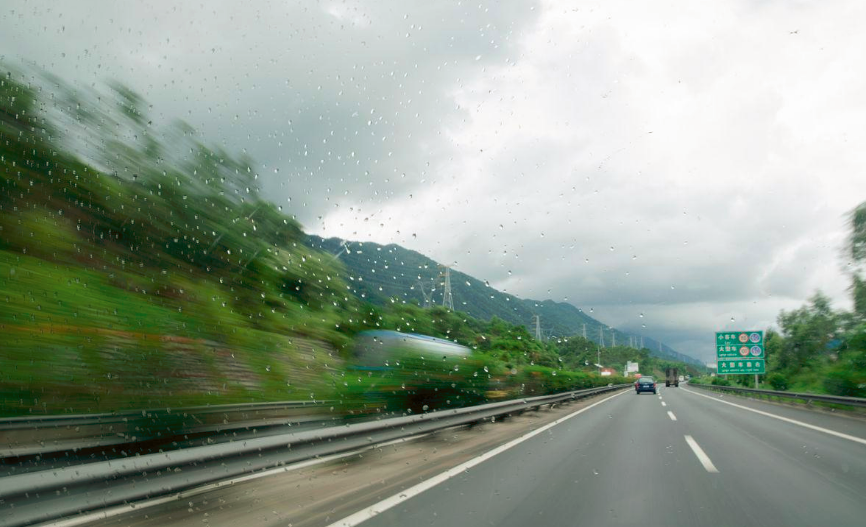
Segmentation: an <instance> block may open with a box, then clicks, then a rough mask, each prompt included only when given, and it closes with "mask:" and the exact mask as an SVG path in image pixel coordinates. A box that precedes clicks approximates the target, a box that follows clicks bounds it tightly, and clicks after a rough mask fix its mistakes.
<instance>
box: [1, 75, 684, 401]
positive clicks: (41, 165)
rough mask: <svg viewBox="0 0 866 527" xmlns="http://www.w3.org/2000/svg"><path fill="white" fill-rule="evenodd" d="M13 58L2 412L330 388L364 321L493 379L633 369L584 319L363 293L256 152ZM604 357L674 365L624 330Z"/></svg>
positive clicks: (570, 384)
mask: <svg viewBox="0 0 866 527" xmlns="http://www.w3.org/2000/svg"><path fill="white" fill-rule="evenodd" d="M0 66H2V69H3V74H2V77H0V341H2V347H0V359H2V371H0V400H2V403H3V404H2V410H0V412H2V414H3V415H21V414H30V413H58V412H100V411H115V410H121V409H130V408H176V407H179V406H189V405H196V404H221V403H235V402H251V401H265V400H289V399H309V398H313V399H334V398H338V397H342V396H344V394H343V392H341V388H340V387H341V386H343V385H344V377H345V376H346V367H347V359H348V358H349V350H350V346H351V343H352V339H353V337H354V335H355V334H357V333H358V332H359V331H363V330H367V329H393V330H397V331H403V332H413V333H421V334H426V335H432V336H437V337H441V338H447V339H449V340H452V341H456V342H458V343H461V344H464V345H466V346H469V347H470V348H472V349H473V350H475V357H476V359H477V361H478V364H480V365H482V366H483V365H486V366H487V368H488V371H489V372H491V373H490V380H491V381H492V382H491V386H493V389H491V390H487V392H488V395H489V393H495V394H498V395H496V396H497V397H503V396H517V395H535V394H543V393H551V392H555V391H559V390H564V389H577V388H584V387H589V386H596V385H600V384H607V383H609V382H619V381H620V380H621V379H619V378H602V377H600V376H597V375H595V374H594V373H592V372H593V370H595V365H594V362H595V360H596V357H597V346H596V344H595V343H593V342H591V341H588V340H586V339H583V338H581V337H573V338H570V339H559V340H557V341H551V342H538V341H535V340H534V339H532V338H531V336H530V335H529V333H528V331H527V330H526V328H524V327H521V326H514V325H511V324H508V323H505V322H503V321H501V320H498V319H495V318H494V319H493V320H490V321H480V320H476V319H473V318H470V317H468V316H466V315H464V314H462V313H457V312H450V311H447V310H445V309H444V308H441V307H437V308H433V309H422V308H420V307H418V306H415V305H407V304H404V303H400V302H396V301H395V302H394V303H393V304H392V305H391V306H389V307H387V308H377V307H374V306H371V305H369V304H367V303H364V302H362V301H361V300H360V299H359V298H356V297H354V296H353V295H352V294H351V293H350V292H349V291H350V289H349V288H348V287H347V283H346V279H345V273H344V270H343V268H342V266H341V264H340V261H339V259H337V258H336V257H335V256H334V255H331V254H327V253H324V252H322V251H318V250H315V249H312V248H311V247H309V246H307V245H305V244H304V241H303V240H304V236H303V232H302V230H301V227H300V225H299V224H298V223H297V222H296V221H295V220H294V218H293V217H292V216H291V211H283V210H282V207H280V206H277V205H275V204H273V203H271V202H269V201H267V200H266V199H265V198H264V197H263V196H262V194H261V191H260V189H259V186H258V179H259V175H258V173H257V168H256V165H255V163H254V162H253V161H252V160H251V159H249V158H248V157H247V156H246V155H233V154H230V153H229V152H226V151H225V150H224V149H223V148H221V147H217V146H209V145H206V144H204V143H203V142H202V140H201V139H200V136H199V134H198V133H197V132H196V131H195V130H194V129H193V128H191V127H190V126H189V125H187V124H185V123H182V122H175V123H171V124H169V125H167V126H156V125H154V124H153V122H152V118H151V116H150V115H149V114H148V110H147V105H146V103H145V102H144V100H143V99H142V98H141V97H140V96H139V95H137V94H136V93H135V92H133V91H132V90H130V89H128V88H126V87H123V86H120V85H111V86H110V87H109V88H108V89H107V90H106V91H101V92H96V91H90V90H81V89H78V88H74V87H72V86H69V85H67V84H65V83H64V82H63V81H62V80H60V79H57V78H56V77H52V76H50V75H48V74H45V73H42V72H32V71H29V72H26V74H25V73H21V72H16V71H14V70H12V69H10V68H9V67H7V66H3V65H2V63H0ZM602 357H603V358H604V362H605V364H606V365H611V366H615V367H616V368H618V369H622V368H624V366H625V362H626V361H627V360H639V361H642V362H643V364H644V365H645V366H646V370H645V371H650V372H651V371H654V369H663V367H664V366H665V364H666V363H663V362H661V361H657V360H655V359H653V358H652V357H650V355H649V352H648V350H635V349H632V348H627V347H622V346H621V347H616V348H608V349H605V350H603V351H602ZM680 367H682V368H683V371H685V370H686V367H685V366H684V365H681V366H680ZM473 397H474V396H473Z"/></svg>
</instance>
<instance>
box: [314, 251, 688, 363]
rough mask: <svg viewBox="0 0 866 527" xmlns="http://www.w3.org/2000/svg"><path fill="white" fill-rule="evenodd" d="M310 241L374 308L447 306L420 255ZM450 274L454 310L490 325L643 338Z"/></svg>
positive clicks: (557, 305) (653, 349)
mask: <svg viewBox="0 0 866 527" xmlns="http://www.w3.org/2000/svg"><path fill="white" fill-rule="evenodd" d="M307 242H308V243H309V244H310V245H311V246H312V247H314V248H318V249H322V250H323V251H327V252H329V253H331V254H333V255H335V257H338V258H339V259H340V260H341V261H342V262H343V264H344V265H345V266H346V268H347V270H348V272H349V283H350V284H351V285H352V287H353V289H354V291H355V293H356V294H357V295H358V296H359V297H362V298H364V299H365V300H367V301H369V302H371V303H373V304H377V305H384V304H385V303H386V302H389V301H390V299H391V298H393V297H397V298H402V299H405V300H406V301H407V302H414V303H418V304H419V305H422V306H423V305H425V302H432V303H435V304H442V301H443V296H444V295H443V293H444V291H443V285H442V284H443V276H442V273H443V272H444V267H443V266H442V265H440V264H439V263H438V262H436V261H435V260H432V259H430V258H428V257H426V256H424V255H423V254H421V253H418V252H416V251H413V250H410V249H406V248H404V247H401V246H400V245H396V244H388V245H380V244H377V243H373V242H351V241H346V240H342V239H339V238H321V237H319V236H315V235H308V236H307ZM450 274H451V291H452V297H453V299H454V309H455V310H457V311H463V312H465V313H468V314H469V315H472V316H473V317H475V318H478V319H482V320H489V319H490V318H492V317H494V316H496V317H499V318H501V319H502V320H505V321H507V322H510V323H512V324H520V325H523V326H526V327H528V328H529V329H530V332H534V331H535V322H534V317H535V315H538V316H540V317H541V328H542V332H543V334H544V336H545V337H551V336H555V337H566V336H570V335H582V334H583V332H584V325H585V328H586V336H587V338H589V339H590V340H593V341H595V342H599V341H600V340H601V334H602V332H603V334H604V343H605V345H611V344H612V342H613V341H614V339H615V340H616V342H617V343H618V344H620V345H622V344H627V343H628V342H629V337H634V338H635V342H637V341H639V340H640V339H641V336H640V335H635V334H632V333H625V332H622V331H618V330H614V329H610V328H609V327H608V326H607V325H606V324H604V323H602V322H600V321H598V320H596V319H594V318H593V317H591V316H589V315H587V314H586V313H585V312H583V311H582V310H580V309H578V308H577V307H575V306H573V305H572V304H569V303H567V302H555V301H553V300H532V299H522V298H518V297H516V296H514V295H511V294H508V293H503V292H502V291H498V290H496V289H494V288H492V287H490V286H489V285H488V284H487V283H485V282H483V281H481V280H478V279H477V278H474V277H472V276H469V275H467V274H465V273H461V272H460V271H456V270H454V269H451V271H450ZM643 344H644V347H645V348H648V349H649V350H650V353H651V354H652V355H653V356H656V357H661V358H665V359H673V360H679V361H683V362H688V363H692V364H697V365H702V363H701V362H700V361H698V360H696V359H694V358H692V357H690V356H688V355H685V354H683V353H679V352H678V351H676V350H674V349H672V348H670V347H669V346H666V345H664V344H662V343H660V342H658V341H656V340H654V339H652V338H649V337H646V336H644V337H643Z"/></svg>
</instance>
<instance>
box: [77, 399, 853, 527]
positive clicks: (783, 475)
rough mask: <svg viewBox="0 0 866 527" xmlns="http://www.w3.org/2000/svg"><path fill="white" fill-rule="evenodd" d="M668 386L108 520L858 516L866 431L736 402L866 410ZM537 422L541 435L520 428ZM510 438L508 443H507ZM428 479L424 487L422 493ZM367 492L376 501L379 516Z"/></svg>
mask: <svg viewBox="0 0 866 527" xmlns="http://www.w3.org/2000/svg"><path fill="white" fill-rule="evenodd" d="M660 392H661V393H660V396H654V395H651V394H642V395H639V396H638V395H635V394H634V392H633V390H627V391H625V392H622V393H621V394H619V395H615V396H612V397H600V398H597V399H593V400H592V401H589V402H585V403H582V404H578V405H576V406H572V407H565V408H562V409H558V410H555V411H552V412H541V413H532V414H528V415H525V416H522V417H519V418H515V419H512V420H507V421H505V422H504V423H497V424H487V425H483V426H482V427H479V428H474V429H455V430H452V431H449V432H445V433H442V434H438V435H434V436H431V437H430V438H427V439H422V440H420V441H413V442H409V443H405V444H401V445H395V446H393V447H387V448H385V449H376V450H375V451H373V452H370V453H367V454H364V455H361V456H358V457H356V458H354V460H352V459H347V460H345V461H339V462H335V463H330V464H328V463H326V464H323V465H320V468H316V467H311V468H309V469H305V470H301V471H298V472H294V473H286V474H280V475H276V476H267V477H264V478H260V479H255V480H252V481H246V482H244V483H239V484H235V485H230V486H228V487H223V488H220V489H217V490H213V491H209V492H205V493H193V494H192V495H190V496H189V497H184V498H183V499H181V500H177V501H171V502H166V503H162V504H158V505H156V506H154V507H149V508H141V507H136V508H135V509H136V510H135V511H133V512H128V513H125V514H119V515H117V516H114V517H112V518H110V519H107V520H103V521H102V522H99V523H101V524H107V525H113V526H142V527H144V526H147V527H149V526H152V525H160V526H171V525H187V524H189V523H190V522H193V521H195V522H201V521H205V522H207V524H208V525H210V526H213V527H216V526H236V525H251V526H270V525H287V524H291V525H294V526H298V527H301V526H303V527H313V526H323V525H330V524H332V523H333V522H336V523H334V524H335V525H339V524H341V523H343V522H342V521H340V519H341V518H343V519H345V518H347V517H348V518H350V519H352V518H353V516H354V517H355V518H354V519H357V518H369V519H368V520H367V521H364V522H362V523H360V525H363V526H365V527H366V526H374V527H375V526H383V525H385V526H391V525H414V524H419V525H449V526H450V525H466V526H473V525H505V526H517V525H528V524H538V525H551V526H557V525H563V526H564V525H569V526H571V525H659V524H671V525H713V526H725V525H737V526H739V525H824V524H826V525H841V526H845V525H863V524H864V522H863V518H866V501H864V500H863V499H862V496H864V495H866V444H863V443H862V442H859V443H858V442H856V441H852V440H850V439H845V438H842V437H837V436H833V435H829V434H828V433H825V432H823V431H821V430H814V429H809V428H804V427H803V426H799V425H798V424H796V423H791V422H785V421H780V420H777V419H773V418H771V417H768V416H766V415H759V414H756V413H753V412H752V411H749V410H748V409H746V408H741V407H740V406H748V407H750V408H752V409H757V410H760V411H764V412H769V413H771V414H773V415H779V416H782V417H785V418H787V419H794V420H796V421H797V422H802V423H805V424H808V425H811V426H815V427H819V428H820V429H824V430H837V431H839V432H841V433H843V434H848V435H850V436H852V438H864V441H866V420H858V419H849V418H846V417H840V416H837V415H832V414H826V413H816V412H811V411H807V410H802V409H798V408H788V407H784V406H778V405H774V404H768V403H762V402H755V401H748V400H744V399H742V398H739V397H730V396H725V397H721V400H723V401H730V402H732V403H734V404H736V405H738V406H731V405H729V404H725V403H723V402H720V401H719V400H718V399H719V396H718V395H717V394H714V393H713V392H707V391H703V390H699V389H691V388H668V389H665V388H663V387H661V388H660ZM575 411H579V412H580V413H579V414H575ZM568 416H572V417H568ZM554 419H557V420H558V421H556V423H558V424H553V423H552V421H553V420H554ZM674 419H675V420H674ZM545 423H548V424H545ZM527 433H529V434H534V435H532V437H529V438H528V439H524V440H521V439H519V438H520V437H521V436H523V435H524V434H527ZM523 437H525V436H523ZM437 438H438V439H437ZM515 438H517V439H515ZM506 441H511V443H513V444H514V446H512V447H510V448H503V446H502V445H503V443H505V442H506ZM437 451H438V453H437ZM491 452H494V453H495V455H493V454H491ZM716 470H717V472H715V471H716ZM449 473H453V474H455V475H454V477H451V478H450V479H449V478H448V477H446V476H447V475H448V474H449ZM443 474H445V475H446V476H443ZM418 485H423V486H425V487H427V488H426V490H424V491H423V492H417V493H416V492H415V491H416V489H417V487H418ZM416 494H417V495H416ZM382 503H386V504H395V506H393V507H392V508H389V509H387V508H386V507H384V506H383V505H382ZM368 507H369V508H372V509H375V510H377V511H381V513H379V514H378V515H375V516H374V517H372V518H370V516H371V515H370V514H369V511H368V510H367V508H368ZM353 513H355V514H354V515H353ZM352 524H359V523H357V522H354V523H352ZM68 525H73V524H68Z"/></svg>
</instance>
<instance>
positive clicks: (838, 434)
mask: <svg viewBox="0 0 866 527" xmlns="http://www.w3.org/2000/svg"><path fill="white" fill-rule="evenodd" d="M683 391H684V392H687V393H690V394H692V395H697V396H699V397H706V398H707V399H709V400H711V401H716V402H717V403H723V404H729V405H731V406H736V407H737V408H742V409H743V410H748V411H750V412H755V413H756V414H760V415H764V416H767V417H772V418H773V419H778V420H779V421H785V422H786V423H791V424H794V425H797V426H802V427H803V428H808V429H810V430H816V431H818V432H823V433H825V434H829V435H831V436H836V437H841V438H842V439H847V440H848V441H854V442H855V443H860V444H861V445H866V439H863V438H862V437H857V436H852V435H848V434H843V433H842V432H837V431H835V430H830V429H829V428H822V427H820V426H815V425H810V424H809V423H804V422H803V421H797V420H796V419H789V418H787V417H782V416H781V415H776V414H771V413H770V412H763V411H761V410H755V409H754V408H749V407H748V406H743V405H741V404H737V403H731V402H728V401H723V400H721V399H716V398H715V397H710V396H709V395H704V394H702V393H698V392H695V391H692V390H683Z"/></svg>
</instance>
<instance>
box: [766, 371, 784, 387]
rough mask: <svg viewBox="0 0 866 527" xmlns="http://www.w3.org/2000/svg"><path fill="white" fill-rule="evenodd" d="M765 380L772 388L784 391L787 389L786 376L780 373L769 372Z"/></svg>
mask: <svg viewBox="0 0 866 527" xmlns="http://www.w3.org/2000/svg"><path fill="white" fill-rule="evenodd" d="M767 382H768V383H769V384H770V386H772V387H773V389H774V390H778V391H784V390H787V389H788V378H787V377H785V376H784V375H782V374H781V373H771V374H769V375H767Z"/></svg>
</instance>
